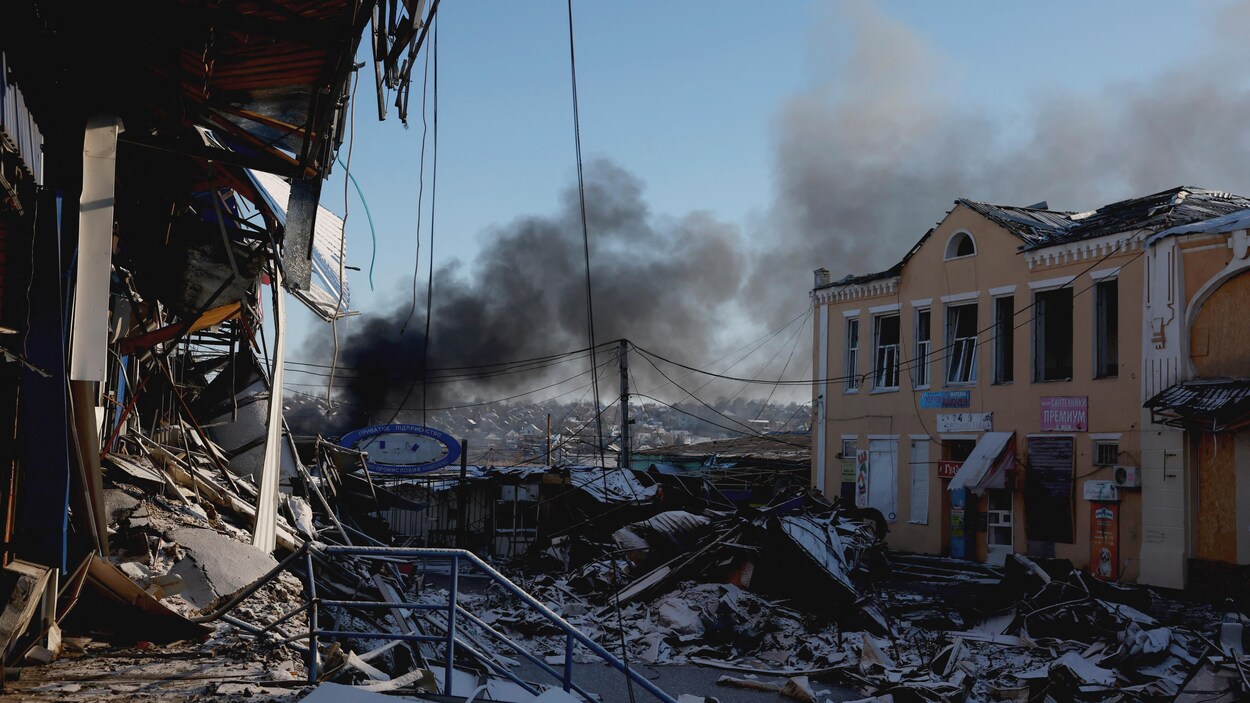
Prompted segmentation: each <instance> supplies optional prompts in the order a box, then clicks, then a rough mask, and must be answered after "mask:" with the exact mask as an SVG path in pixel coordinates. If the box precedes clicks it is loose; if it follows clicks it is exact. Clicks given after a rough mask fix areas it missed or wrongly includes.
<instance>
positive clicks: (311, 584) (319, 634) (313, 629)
mask: <svg viewBox="0 0 1250 703" xmlns="http://www.w3.org/2000/svg"><path fill="white" fill-rule="evenodd" d="M314 552H315V553H316V554H318V555H322V556H325V557H335V556H341V557H354V558H361V559H369V558H375V559H392V560H393V559H402V560H431V559H437V560H447V561H449V562H450V566H451V569H450V584H449V588H448V597H447V603H446V604H438V603H415V602H392V601H389V600H385V601H355V600H323V599H321V598H319V597H318V596H317V590H316V583H315V578H314V576H313V574H314V571H313V555H314ZM304 556H305V564H306V577H305V586H306V587H307V589H308V590H307V593H308V603H307V604H306V605H303V606H300V607H299V608H297V609H295V610H293V611H290V612H288V613H286V614H284V615H283V616H282V617H281V618H279V619H278V620H276V621H274V622H273V623H270V624H269V625H266V626H265V627H263V628H248V629H249V630H251V631H253V632H256V633H263V632H267V631H270V630H272V629H273V628H274V627H275V626H276V625H278V624H279V623H281V622H283V621H286V620H289V619H290V618H291V617H293V616H294V615H296V614H298V613H299V612H302V611H303V610H308V633H307V635H306V637H307V640H308V677H309V680H310V681H316V679H317V677H318V675H319V671H320V667H321V662H320V657H319V655H318V652H319V648H318V641H319V640H320V639H321V638H326V637H329V638H334V637H369V638H374V639H388V640H403V641H410V642H430V643H441V644H443V645H445V648H446V650H445V651H446V661H445V665H444V672H443V693H444V694H446V695H454V693H453V689H454V684H453V671H454V665H455V654H456V650H457V648H460V649H463V650H465V651H467V652H469V653H471V654H474V655H476V656H477V658H478V659H479V660H480V661H482V662H484V663H485V664H486V665H487V667H488V668H489V669H491V670H492V671H493V672H494V673H497V674H499V675H501V676H503V677H505V678H507V679H508V680H510V681H512V682H513V683H515V684H517V685H518V686H521V687H522V688H523V689H524V690H526V691H528V692H529V693H531V694H534V695H538V693H539V691H537V690H535V689H534V688H533V686H531V685H530V684H528V683H527V682H525V681H523V680H521V679H520V678H519V677H517V676H516V675H515V674H513V673H512V672H511V671H510V670H508V668H507V667H504V666H498V665H495V664H492V663H491V658H490V657H487V656H483V655H482V653H480V652H478V651H477V650H476V649H475V648H474V647H473V646H472V644H471V643H469V642H468V641H466V640H465V639H463V638H461V637H459V636H458V635H457V627H456V624H457V618H458V617H459V618H464V619H465V620H468V621H469V622H471V623H472V624H473V625H475V626H476V627H478V628H480V629H481V630H482V632H485V633H487V634H489V635H490V636H491V637H493V638H495V639H497V640H499V641H500V642H501V643H503V644H504V645H506V646H507V647H508V648H509V649H511V650H512V651H514V652H516V653H517V654H518V655H520V656H521V657H523V658H524V659H525V660H526V661H529V662H530V663H532V664H534V665H535V666H537V667H538V668H539V669H541V670H542V671H544V672H545V673H547V674H548V675H550V676H552V677H554V678H556V679H557V680H558V681H560V684H561V686H562V687H563V689H564V690H565V691H572V692H575V693H577V694H579V695H582V696H584V697H586V698H592V696H591V694H590V693H589V692H587V691H585V690H584V689H582V688H581V687H580V686H578V685H577V684H576V683H574V681H573V650H574V648H575V646H576V645H577V644H580V645H582V646H583V647H585V648H586V649H588V650H590V651H591V652H593V653H594V654H595V655H597V656H598V657H599V658H600V659H602V660H604V661H605V662H607V663H608V664H609V665H611V666H612V667H613V668H615V669H616V670H617V671H620V672H622V673H623V674H625V676H627V677H628V678H629V680H630V681H632V682H633V683H636V684H638V685H639V686H640V687H642V688H643V689H644V690H645V691H647V692H648V693H650V694H651V695H653V696H655V697H656V698H657V699H658V700H660V701H662V703H677V701H676V699H675V698H673V697H672V696H670V695H668V694H667V693H665V692H664V691H663V690H662V689H660V688H659V687H658V686H656V685H655V684H654V683H652V681H651V680H650V679H648V678H647V677H645V676H643V675H642V674H641V673H639V672H638V670H637V669H634V668H632V667H630V666H629V665H628V664H626V663H625V662H624V661H622V660H621V659H619V658H617V657H616V656H615V655H613V654H612V653H611V652H609V651H608V650H607V649H605V648H604V647H602V646H601V645H599V644H598V643H597V642H595V641H594V640H592V639H591V638H589V637H587V636H586V635H585V634H584V633H582V632H581V631H580V630H578V629H577V628H576V627H574V626H573V625H571V624H569V623H568V622H567V621H566V620H565V619H564V618H562V617H560V616H559V615H557V614H556V613H555V612H554V611H552V610H551V609H550V608H548V607H547V606H546V605H544V604H543V603H542V602H541V601H539V600H538V599H536V598H534V597H533V596H532V595H530V594H529V593H527V592H526V591H525V590H524V589H522V588H521V587H520V586H517V585H516V584H515V583H513V582H512V581H511V580H510V579H508V577H506V576H504V575H503V574H501V573H499V572H498V571H496V570H495V569H494V568H493V567H491V566H490V565H489V564H487V563H486V562H484V561H482V560H481V559H480V558H478V556H477V555H475V554H473V553H472V552H468V551H465V550H462V549H436V548H418V547H356V546H318V547H312V548H309V549H307V550H306V551H305V555H304ZM464 562H467V563H468V564H470V565H472V566H473V567H476V568H477V570H478V571H480V572H482V573H483V574H485V575H486V576H488V577H490V579H491V580H493V581H494V582H495V583H497V584H499V585H500V586H502V587H503V588H504V590H506V591H508V592H509V593H511V594H512V595H513V596H515V597H517V598H518V599H520V600H521V602H523V603H525V605H527V606H528V607H529V608H531V609H532V610H535V611H537V612H538V613H539V614H540V615H542V616H543V617H544V618H545V619H546V620H547V621H549V622H550V623H551V624H553V625H554V626H555V627H556V628H558V629H559V630H560V631H562V632H563V633H564V636H565V646H564V668H563V671H557V670H556V669H554V668H552V667H551V666H549V665H548V664H547V663H546V662H545V661H543V660H542V659H540V658H538V657H536V656H534V655H533V654H532V653H531V652H529V651H528V650H526V649H525V648H524V647H523V646H521V645H519V644H517V643H516V642H514V641H513V640H512V639H511V638H509V637H508V636H507V635H505V634H503V633H502V632H499V631H498V630H496V629H495V628H493V627H491V626H490V625H489V624H487V623H486V622H484V621H483V620H481V619H480V618H478V617H477V616H475V615H473V614H472V613H470V612H469V611H467V610H465V608H464V607H463V606H461V605H460V604H459V603H458V602H457V591H458V588H459V578H460V568H461V564H462V563H464ZM321 607H351V608H364V609H377V610H394V611H397V612H402V611H413V610H423V611H430V612H431V613H433V612H440V611H441V612H442V613H444V617H445V618H446V627H445V628H444V629H445V633H444V634H442V635H432V634H431V635H427V634H412V633H406V632H405V633H401V632H377V631H374V632H363V631H362V632H347V631H342V630H325V629H321V627H320V626H319V623H318V617H317V614H318V609H319V608H321ZM299 637H300V636H295V637H290V638H288V640H294V639H298V638H299Z"/></svg>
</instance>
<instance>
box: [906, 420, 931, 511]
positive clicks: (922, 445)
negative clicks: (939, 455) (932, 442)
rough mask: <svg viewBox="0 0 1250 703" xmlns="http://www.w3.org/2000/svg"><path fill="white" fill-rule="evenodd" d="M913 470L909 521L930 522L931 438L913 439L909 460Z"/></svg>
mask: <svg viewBox="0 0 1250 703" xmlns="http://www.w3.org/2000/svg"><path fill="white" fill-rule="evenodd" d="M908 463H909V469H910V471H911V512H909V513H908V515H907V521H908V522H914V523H916V524H918V525H927V524H929V471H930V469H929V440H927V439H913V440H912V441H911V456H910V460H909V462H908Z"/></svg>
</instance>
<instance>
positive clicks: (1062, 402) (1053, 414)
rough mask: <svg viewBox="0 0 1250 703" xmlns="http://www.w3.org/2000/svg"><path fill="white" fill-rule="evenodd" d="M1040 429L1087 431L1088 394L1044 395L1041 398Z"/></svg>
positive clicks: (1044, 430) (1046, 430)
mask: <svg viewBox="0 0 1250 703" xmlns="http://www.w3.org/2000/svg"><path fill="white" fill-rule="evenodd" d="M1042 431H1043V432H1088V431H1089V396H1085V395H1048V396H1044V397H1043V398H1042Z"/></svg>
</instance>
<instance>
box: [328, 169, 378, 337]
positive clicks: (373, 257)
mask: <svg viewBox="0 0 1250 703" xmlns="http://www.w3.org/2000/svg"><path fill="white" fill-rule="evenodd" d="M348 151H349V152H350V151H351V149H350V148H349V149H348ZM338 162H339V166H342V167H343V169H344V171H346V174H347V178H348V180H350V181H351V182H352V187H353V188H355V189H356V197H358V198H360V204H361V205H363V206H364V208H365V219H367V220H368V221H369V238H370V240H371V241H372V243H373V245H372V248H371V249H370V250H369V290H373V264H374V263H375V262H376V261H377V259H378V231H377V230H376V229H374V227H373V213H371V212H369V201H368V200H365V192H364V191H363V190H361V189H360V183H358V182H357V181H356V175H355V174H354V173H352V172H351V171H350V170H348V168H347V166H346V164H344V163H343V159H342V157H338ZM343 230H344V232H346V230H347V222H346V220H344V222H343ZM339 259H340V261H342V257H341V256H340V257H339ZM339 278H340V279H342V273H340V274H339ZM342 305H343V302H342V301H341V300H340V301H339V307H342ZM337 313H338V311H337V310H335V314H337Z"/></svg>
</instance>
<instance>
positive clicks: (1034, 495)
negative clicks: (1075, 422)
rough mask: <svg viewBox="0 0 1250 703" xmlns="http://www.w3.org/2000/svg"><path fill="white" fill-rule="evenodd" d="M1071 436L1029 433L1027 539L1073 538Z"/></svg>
mask: <svg viewBox="0 0 1250 703" xmlns="http://www.w3.org/2000/svg"><path fill="white" fill-rule="evenodd" d="M1072 459H1073V440H1072V438H1071V437H1029V443H1028V471H1027V473H1026V474H1025V481H1024V523H1025V528H1026V530H1027V536H1028V539H1029V541H1034V542H1064V543H1068V544H1071V543H1072V541H1073V527H1072V510H1073V508H1072Z"/></svg>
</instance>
